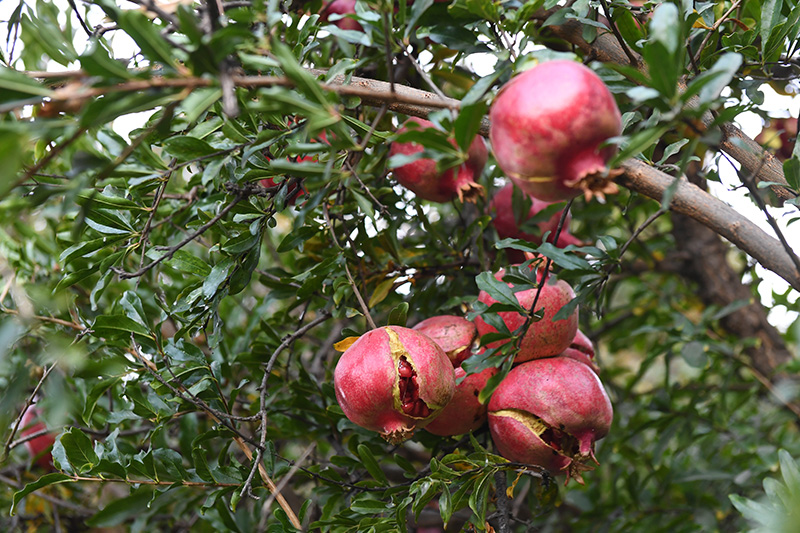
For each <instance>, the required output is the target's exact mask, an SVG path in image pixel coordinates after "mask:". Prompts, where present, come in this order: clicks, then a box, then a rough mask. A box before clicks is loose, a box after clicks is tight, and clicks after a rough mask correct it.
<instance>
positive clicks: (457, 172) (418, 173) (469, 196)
mask: <svg viewBox="0 0 800 533" xmlns="http://www.w3.org/2000/svg"><path fill="white" fill-rule="evenodd" d="M412 122H413V123H416V124H418V125H419V128H422V129H425V128H431V127H433V123H432V122H430V121H428V120H424V119H421V118H410V119H408V120H407V121H406V122H405V123H404V124H403V126H402V127H401V128H400V129H399V130H398V133H403V132H405V131H408V129H409V128H408V125H409V123H412ZM451 142H452V144H453V146H455V145H456V143H455V141H451ZM423 150H424V148H423V146H422V145H420V144H417V143H415V142H408V143H400V142H394V143H392V146H391V148H390V149H389V155H390V156H393V155H397V154H402V155H413V154H417V153H419V152H422V151H423ZM488 157H489V154H488V152H487V150H486V143H485V142H484V141H483V138H482V137H480V136H476V137H475V139H473V141H472V143H471V144H470V145H469V149H468V150H467V160H466V161H465V162H464V163H463V164H461V165H459V166H458V167H456V168H449V169H447V170H445V171H444V172H438V171H437V170H436V161H434V160H433V159H428V158H422V159H417V160H415V161H412V162H411V163H407V164H405V165H402V166H399V167H397V168H395V169H394V170H393V171H392V172H393V173H394V177H395V179H397V181H398V182H399V183H400V184H401V185H402V186H403V187H405V188H407V189H409V190H411V191H412V192H413V193H414V194H416V195H417V196H419V197H420V198H422V199H423V200H429V201H431V202H440V203H441V202H449V201H450V200H452V199H454V198H458V199H459V200H460V201H462V202H464V201H470V202H474V201H475V200H476V198H477V197H478V196H480V195H481V194H482V193H483V187H481V186H480V185H479V184H477V183H475V179H476V178H477V177H478V176H480V174H481V172H483V167H484V166H486V160H487V159H488Z"/></svg>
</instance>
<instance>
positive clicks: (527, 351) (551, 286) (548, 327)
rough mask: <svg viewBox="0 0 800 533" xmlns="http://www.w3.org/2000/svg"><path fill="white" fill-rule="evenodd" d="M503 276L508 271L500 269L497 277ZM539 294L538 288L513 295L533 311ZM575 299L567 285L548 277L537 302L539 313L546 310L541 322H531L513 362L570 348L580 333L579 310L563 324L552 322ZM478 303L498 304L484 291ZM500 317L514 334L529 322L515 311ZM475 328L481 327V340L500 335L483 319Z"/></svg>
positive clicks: (550, 354)
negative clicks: (535, 299) (482, 337)
mask: <svg viewBox="0 0 800 533" xmlns="http://www.w3.org/2000/svg"><path fill="white" fill-rule="evenodd" d="M504 275H505V270H503V269H501V270H500V271H499V272H497V274H495V275H494V277H495V278H497V279H498V280H500V281H502V280H503V276H504ZM508 286H509V287H512V288H513V287H514V285H513V284H512V283H509V284H508ZM537 290H538V289H536V288H533V289H526V290H523V291H519V292H516V293H514V295H515V296H516V298H517V301H518V302H519V304H520V305H521V306H522V307H524V308H525V309H529V310H530V308H531V305H533V300H534V298H535V297H536V291H537ZM573 298H575V292H574V291H573V290H572V287H570V285H569V284H568V283H567V282H566V281H563V280H557V279H556V278H555V276H553V275H548V276H547V278H546V279H545V282H544V286H543V287H542V291H541V294H539V299H538V300H537V302H536V310H539V309H541V308H544V316H543V317H542V319H541V320H539V321H538V322H531V324H530V326H529V327H528V331H527V333H526V334H525V336H524V337H523V338H522V342H521V343H520V345H519V352H518V353H517V355H516V357H515V358H514V360H515V361H516V362H517V363H521V362H523V361H530V360H531V359H539V358H542V357H552V356H555V355H559V354H560V353H561V352H563V351H564V350H566V349H567V348H569V345H570V344H571V343H572V339H574V338H575V333H576V332H577V331H578V308H577V307H576V308H575V311H574V312H573V313H572V314H571V315H570V316H569V317H567V318H566V319H564V320H558V321H553V317H554V316H555V314H556V313H558V311H559V310H560V309H561V308H562V307H563V306H564V305H566V304H568V303H569V302H570V301H572V299H573ZM478 301H479V302H483V303H485V304H486V305H492V304H494V303H497V300H495V299H494V298H492V297H491V296H489V294H488V293H487V292H485V291H481V292H480V294H479V295H478ZM498 315H500V318H501V319H502V320H503V322H505V324H506V327H508V330H509V331H511V332H512V333H513V332H514V331H515V330H516V329H518V328H520V327H522V325H523V324H525V321H526V320H527V318H526V317H525V316H524V315H522V314H520V313H517V312H516V311H503V312H500V313H498ZM475 325H476V326H477V327H478V334H479V335H481V336H483V335H486V334H487V333H494V332H496V331H497V330H496V329H495V328H494V327H492V326H490V325H489V324H487V323H486V322H485V321H484V320H483V319H482V318H481V317H480V316H478V317H476V318H475ZM502 342H503V341H498V342H494V343H491V344H490V345H489V347H496V346H499V345H500V344H502Z"/></svg>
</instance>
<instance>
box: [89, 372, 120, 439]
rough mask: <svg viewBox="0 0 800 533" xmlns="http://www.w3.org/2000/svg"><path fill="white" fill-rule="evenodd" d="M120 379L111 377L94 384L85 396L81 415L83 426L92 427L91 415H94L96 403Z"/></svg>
mask: <svg viewBox="0 0 800 533" xmlns="http://www.w3.org/2000/svg"><path fill="white" fill-rule="evenodd" d="M121 379H122V378H121V377H113V378H109V379H104V380H101V381H99V382H97V383H95V385H94V386H93V387H92V390H90V391H89V394H87V395H86V400H85V402H84V404H83V413H82V414H81V418H82V419H83V423H84V424H86V425H87V426H89V427H93V424H92V414H93V413H94V408H95V407H96V406H97V401H98V400H99V399H100V397H101V396H102V395H103V394H105V393H106V392H107V391H108V390H109V389H111V388H112V387H113V386H114V385H116V384H117V383H119V382H120V380H121Z"/></svg>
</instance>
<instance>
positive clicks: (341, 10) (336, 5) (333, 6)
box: [319, 0, 364, 31]
mask: <svg viewBox="0 0 800 533" xmlns="http://www.w3.org/2000/svg"><path fill="white" fill-rule="evenodd" d="M355 12H356V0H333V1H332V2H325V3H324V4H323V6H322V11H320V13H319V15H320V20H322V21H323V22H327V21H328V17H329V16H330V15H332V14H337V15H351V14H355ZM333 24H335V25H336V26H337V27H338V28H339V29H341V30H355V31H363V30H364V28H362V27H361V24H359V23H358V21H357V20H353V19H351V18H347V17H345V18H340V19H339V20H337V21H334V22H333Z"/></svg>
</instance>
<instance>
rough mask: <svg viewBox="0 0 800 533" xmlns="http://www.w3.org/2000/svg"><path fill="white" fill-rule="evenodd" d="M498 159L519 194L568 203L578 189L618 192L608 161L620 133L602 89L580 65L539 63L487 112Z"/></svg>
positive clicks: (611, 101) (607, 95) (611, 103)
mask: <svg viewBox="0 0 800 533" xmlns="http://www.w3.org/2000/svg"><path fill="white" fill-rule="evenodd" d="M489 118H490V120H491V128H490V130H489V138H490V139H491V141H492V150H493V151H494V155H495V158H496V159H497V164H498V165H500V168H502V169H503V171H504V172H505V173H506V174H507V175H508V176H509V177H510V178H511V179H512V180H513V181H514V182H515V183H516V184H517V185H518V186H519V187H520V188H521V189H523V190H524V191H526V192H528V193H529V194H531V195H533V196H536V197H537V198H539V199H541V200H545V201H548V202H555V201H560V200H568V199H569V198H573V197H575V196H578V195H579V194H581V193H582V192H584V191H593V192H595V193H596V194H598V195H601V194H604V193H611V192H615V191H616V186H615V185H614V184H613V183H612V182H610V181H609V180H608V169H607V168H606V162H607V161H608V160H609V159H610V158H611V156H612V155H613V154H614V153H615V151H616V148H615V147H614V146H606V147H604V148H600V146H599V145H600V144H601V143H603V142H604V141H606V140H607V139H609V138H610V137H615V136H617V135H619V134H620V133H621V132H622V119H621V116H620V113H619V109H618V108H617V104H616V102H614V97H613V96H612V95H611V92H610V91H609V90H608V87H606V85H605V84H604V83H603V81H602V80H601V79H600V78H599V77H598V76H597V75H596V74H595V73H594V72H592V70H591V69H589V68H587V67H585V66H583V65H582V64H580V63H576V62H574V61H567V60H556V61H548V62H545V63H541V64H539V65H537V66H536V67H534V68H532V69H530V70H527V71H525V72H523V73H522V74H519V75H517V76H516V77H514V78H512V79H511V81H509V82H508V83H507V84H505V85H504V86H503V87H502V88H501V89H500V92H499V93H498V94H497V97H496V98H495V100H494V102H493V104H492V108H491V110H490V113H489Z"/></svg>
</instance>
